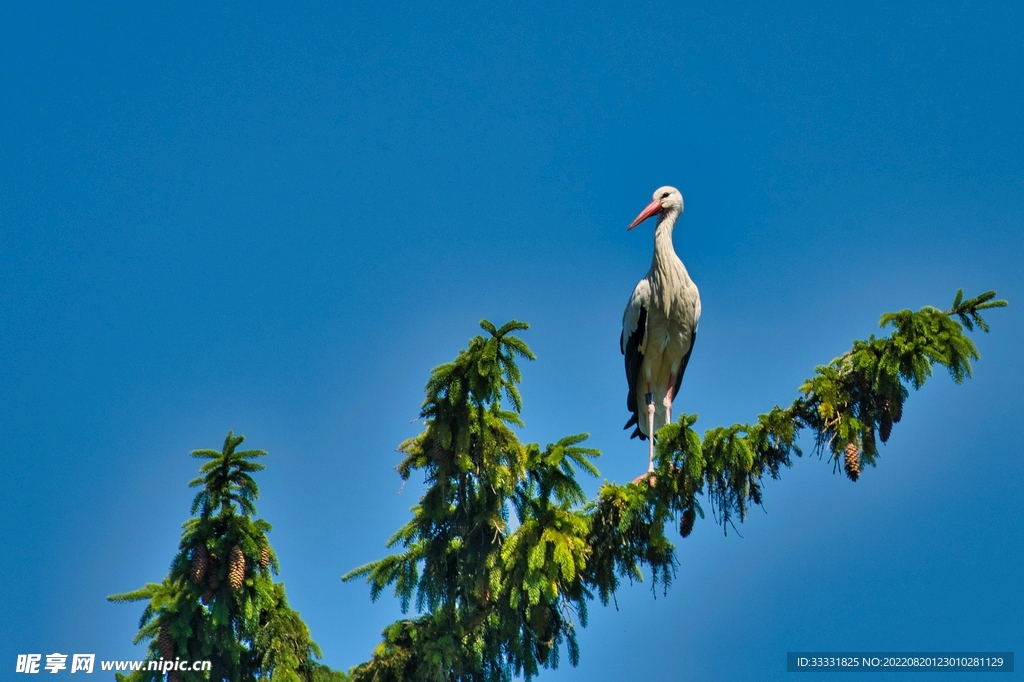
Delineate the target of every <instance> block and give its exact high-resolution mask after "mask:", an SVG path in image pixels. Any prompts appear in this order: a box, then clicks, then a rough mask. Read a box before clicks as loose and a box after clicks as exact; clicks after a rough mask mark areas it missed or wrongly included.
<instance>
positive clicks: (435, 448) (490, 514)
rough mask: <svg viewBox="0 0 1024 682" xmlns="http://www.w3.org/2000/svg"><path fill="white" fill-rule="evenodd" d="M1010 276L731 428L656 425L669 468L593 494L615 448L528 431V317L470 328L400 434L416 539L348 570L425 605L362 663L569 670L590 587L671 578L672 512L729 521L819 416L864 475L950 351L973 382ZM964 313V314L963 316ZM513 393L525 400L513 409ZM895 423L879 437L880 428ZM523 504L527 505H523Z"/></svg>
mask: <svg viewBox="0 0 1024 682" xmlns="http://www.w3.org/2000/svg"><path fill="white" fill-rule="evenodd" d="M994 297H995V292H986V293H984V294H982V295H980V296H976V297H974V298H971V299H967V300H965V299H964V298H963V293H962V291H961V292H958V293H957V295H956V298H955V299H954V303H953V307H952V308H951V309H950V310H948V311H946V312H945V313H943V312H940V311H939V310H938V309H936V308H931V307H926V308H922V309H921V310H919V311H917V312H911V311H909V310H903V311H900V312H898V313H890V314H886V315H883V316H882V318H881V322H880V326H882V327H891V328H892V331H891V333H890V334H889V335H888V336H886V337H882V338H876V337H874V336H871V337H869V338H868V339H867V340H866V341H855V342H854V345H853V348H852V349H851V350H850V351H848V352H847V353H845V354H843V355H841V356H840V357H838V358H836V359H835V360H833V361H832V362H830V363H829V364H828V365H822V366H819V367H817V368H815V373H814V375H813V376H812V377H811V378H809V379H808V380H807V381H805V382H804V383H803V384H802V385H801V386H800V388H799V392H800V395H799V396H798V397H797V398H796V399H795V400H794V401H793V402H792V403H791V404H790V405H789V406H788V407H785V408H783V407H779V406H775V407H774V408H772V409H771V410H770V411H768V412H767V413H765V414H762V415H759V416H758V418H757V420H756V421H755V422H754V423H752V424H734V425H732V426H728V427H715V428H712V429H708V430H707V431H705V432H704V435H703V437H702V436H700V435H699V434H698V433H697V432H696V431H695V429H694V428H693V427H694V425H695V424H696V421H697V416H696V415H686V414H683V415H680V416H679V418H678V420H677V421H676V422H674V423H671V424H666V425H665V426H664V427H662V428H661V429H660V430H659V431H658V433H657V434H656V443H655V461H656V469H655V473H654V475H653V476H651V477H650V478H649V479H647V480H645V481H643V482H641V483H632V484H627V485H617V484H614V483H608V482H606V483H604V484H603V485H602V486H601V487H600V489H599V491H598V495H597V498H596V499H595V500H593V501H590V502H586V501H585V499H584V495H583V492H582V488H581V487H580V485H579V482H578V481H577V471H578V470H579V469H582V470H583V471H586V472H587V473H588V474H591V475H594V476H596V475H598V471H597V468H596V467H595V466H594V464H593V461H592V460H593V459H594V458H596V457H597V456H598V455H599V454H600V453H599V452H598V451H597V450H594V449H592V448H586V447H582V446H580V445H579V444H580V443H582V442H583V441H584V440H585V439H586V435H585V434H579V435H576V436H568V437H566V438H563V439H561V440H559V441H558V442H557V443H554V444H549V445H547V446H546V447H545V448H541V447H540V446H539V445H538V444H536V443H531V444H526V445H524V444H522V443H520V442H519V440H518V439H517V438H516V436H515V434H514V433H513V432H512V431H511V429H510V428H509V427H510V425H516V426H519V425H521V422H520V421H519V417H518V413H519V412H520V411H521V409H522V400H521V397H520V395H519V391H518V389H517V388H516V385H517V384H518V383H519V382H520V380H521V374H520V372H519V368H518V366H517V365H516V363H515V360H516V359H517V358H527V359H530V360H532V359H534V355H533V353H532V352H531V351H530V350H529V348H528V347H527V346H526V344H525V343H524V342H523V341H522V340H521V339H519V338H518V337H516V336H513V335H512V333H513V332H515V331H520V330H524V329H526V328H527V325H526V324H525V323H521V322H517V321H512V322H509V323H507V324H505V325H503V326H502V327H501V328H497V327H496V326H495V325H493V324H492V323H490V322H488V321H486V320H484V321H482V322H481V323H480V326H481V328H482V329H483V330H484V331H485V332H487V333H488V334H489V335H490V338H484V337H481V336H477V337H475V338H473V339H471V340H470V341H469V345H468V347H467V348H466V349H465V350H463V351H461V352H460V353H459V355H458V356H457V357H456V359H455V361H454V362H451V363H448V364H445V365H440V366H439V367H436V368H435V369H434V370H433V372H431V376H430V380H429V381H428V382H427V386H426V398H425V400H424V402H423V407H422V410H421V416H422V417H424V419H425V421H426V428H425V430H424V431H423V433H422V434H420V435H419V436H417V437H415V438H411V439H409V440H407V441H405V442H404V443H402V444H401V446H400V447H399V451H400V452H402V453H403V455H404V458H403V460H402V461H401V463H400V464H399V465H398V471H399V474H400V475H401V476H402V478H403V479H408V478H409V477H410V476H411V475H412V474H413V472H414V471H421V472H422V473H423V475H424V477H425V480H426V482H427V490H426V492H425V493H424V495H423V497H422V498H421V499H420V503H419V504H418V505H417V506H416V507H414V508H413V510H412V511H413V518H412V519H411V520H410V521H409V522H408V523H407V524H406V525H405V526H403V527H402V528H401V529H399V531H398V532H397V533H396V534H395V535H394V536H393V537H392V539H391V541H390V542H389V543H388V545H389V546H393V547H396V548H399V550H400V551H399V552H398V553H396V554H392V555H390V556H387V557H384V558H383V559H380V560H377V561H374V562H371V563H368V564H365V565H364V566H361V567H359V568H357V569H355V570H353V571H350V572H349V573H347V574H346V575H345V576H344V577H343V580H353V579H356V578H363V579H365V580H367V582H368V583H369V585H370V593H371V598H373V599H376V598H377V597H378V596H379V595H380V594H382V593H383V591H384V590H386V589H388V588H389V587H390V588H391V589H393V590H394V592H395V594H396V596H397V597H398V598H399V600H400V603H401V605H402V609H403V610H408V609H409V608H411V607H412V606H413V605H415V608H416V610H417V611H418V612H419V613H420V615H419V616H418V617H416V618H414V619H403V620H400V621H398V622H396V623H394V624H393V625H391V626H389V627H388V628H386V629H385V630H384V632H383V633H382V634H383V641H382V643H381V645H380V646H378V647H377V649H376V651H375V652H374V654H373V658H372V659H371V660H370V661H368V662H366V663H364V664H362V665H360V666H357V667H355V668H353V669H352V671H351V673H352V679H353V680H355V681H356V682H364V681H366V682H369V681H374V682H381V681H384V680H387V681H394V682H399V681H405V680H409V681H412V680H427V679H437V680H452V681H459V682H462V681H466V682H469V681H470V680H472V681H473V682H510V680H512V679H513V678H514V677H516V676H522V677H525V678H526V679H530V678H532V677H533V676H535V675H537V674H538V672H539V671H540V669H541V668H554V667H556V666H557V664H558V662H559V656H560V653H559V652H560V651H561V649H562V648H563V647H564V649H565V651H566V653H568V655H569V660H570V662H571V663H572V664H573V665H575V664H576V662H577V661H578V660H579V646H578V643H577V641H576V629H575V628H576V625H575V624H576V621H577V620H578V621H579V623H580V625H581V626H585V625H586V621H587V617H586V616H587V603H588V602H589V600H590V599H592V598H593V597H594V596H597V597H598V598H599V599H600V600H601V602H602V603H603V604H607V603H608V602H609V601H610V600H612V599H614V596H615V592H616V590H617V589H618V587H619V586H620V584H621V581H622V580H623V579H626V580H630V581H632V580H642V579H643V568H644V567H647V569H648V570H650V572H651V576H652V589H654V588H656V587H658V586H661V587H662V589H664V590H667V589H668V587H669V586H670V585H671V582H672V578H673V577H674V575H675V569H676V566H677V563H676V558H675V548H674V546H673V545H672V543H671V542H670V541H669V540H668V538H667V536H666V531H665V528H666V526H667V525H668V524H669V523H670V522H672V523H677V524H678V529H679V533H680V535H681V536H682V537H684V538H685V537H687V536H688V535H689V534H690V533H691V532H692V530H693V527H694V523H695V521H696V518H697V517H698V516H700V517H702V518H703V517H704V516H705V512H704V509H703V507H702V504H701V502H702V501H703V503H704V504H706V505H708V506H709V507H710V510H711V512H712V515H713V516H714V517H715V518H716V519H717V521H718V522H719V523H721V524H722V526H723V529H725V530H727V529H728V528H729V526H732V527H733V528H735V521H736V519H737V518H738V519H739V521H740V522H742V521H743V520H744V519H745V518H746V515H747V513H748V511H749V509H750V506H751V505H761V504H762V490H763V483H764V480H765V478H766V477H770V478H779V476H780V474H781V471H782V469H783V468H784V467H788V466H791V464H792V458H793V456H797V457H799V456H801V455H802V452H801V449H800V447H799V445H798V440H799V436H800V434H801V432H802V431H803V430H804V429H809V430H810V431H811V432H812V433H813V434H814V448H815V451H816V452H817V453H818V454H819V455H824V454H825V453H826V452H827V453H828V454H829V457H830V458H831V459H833V460H834V462H835V465H836V467H837V468H838V467H839V466H840V462H842V467H843V469H844V470H845V472H846V473H847V475H848V476H849V477H850V478H851V479H852V480H856V479H857V478H858V477H859V476H860V475H861V474H862V465H863V464H870V465H871V466H874V465H875V463H876V460H877V458H878V456H879V452H878V443H877V441H878V440H881V441H882V442H883V443H884V442H885V441H887V440H888V438H889V436H890V433H891V430H892V428H893V424H896V423H898V422H899V421H900V419H901V417H902V414H903V405H904V402H905V401H906V398H907V397H908V395H909V388H910V387H912V388H914V389H918V388H920V387H921V386H922V385H923V384H924V383H925V382H926V380H927V379H928V377H930V376H931V374H932V368H933V367H934V366H935V365H941V366H943V367H945V368H946V369H947V371H949V373H950V376H951V377H952V378H953V380H954V381H956V382H957V383H960V382H961V381H963V380H964V379H965V378H967V377H970V376H971V361H972V360H977V359H978V358H979V357H980V356H979V354H978V351H977V348H976V347H975V345H974V343H973V342H972V341H971V340H970V339H968V338H967V337H966V336H965V335H964V334H963V328H964V327H966V328H967V329H968V330H973V328H974V326H975V325H976V326H978V327H980V328H981V329H982V330H984V331H988V326H987V325H986V324H985V322H984V320H983V319H982V318H981V316H980V314H979V311H981V310H985V309H988V308H995V307H1002V306H1005V305H1006V302H1005V301H1002V300H993V299H994ZM954 317H955V318H957V319H958V320H959V321H957V319H953V318H954ZM502 398H504V399H506V400H508V402H509V403H510V404H511V406H512V411H506V410H503V409H502V408H501V400H502ZM876 435H877V437H876ZM513 515H514V519H513V518H512V517H513Z"/></svg>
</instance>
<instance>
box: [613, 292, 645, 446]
mask: <svg viewBox="0 0 1024 682" xmlns="http://www.w3.org/2000/svg"><path fill="white" fill-rule="evenodd" d="M650 292H651V289H650V284H649V283H648V282H647V280H646V279H642V280H640V283H639V284H637V285H636V289H634V290H633V295H632V296H631V297H630V299H629V304H628V305H627V306H626V312H625V313H624V314H623V316H622V336H620V337H619V350H620V351H622V354H623V355H624V356H625V361H626V382H627V384H628V385H629V393H628V395H627V396H626V407H627V408H628V409H629V411H630V413H631V416H630V418H629V421H627V422H626V425H625V426H623V427H622V428H624V429H628V428H629V427H630V426H632V427H634V428H633V433H631V434H630V436H629V437H630V438H640V440H647V436H645V435H644V434H643V433H642V432H641V431H640V426H639V419H640V410H641V408H643V407H644V406H641V405H637V404H636V382H637V380H638V378H639V375H640V365H641V364H642V363H643V361H644V356H643V353H642V352H641V350H640V349H641V348H642V347H643V343H644V338H645V337H646V336H647V306H648V305H649V302H650Z"/></svg>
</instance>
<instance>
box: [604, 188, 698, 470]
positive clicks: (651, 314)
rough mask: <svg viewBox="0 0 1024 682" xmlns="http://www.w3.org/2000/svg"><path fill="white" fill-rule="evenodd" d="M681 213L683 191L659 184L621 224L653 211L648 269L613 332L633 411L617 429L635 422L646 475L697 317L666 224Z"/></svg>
mask: <svg viewBox="0 0 1024 682" xmlns="http://www.w3.org/2000/svg"><path fill="white" fill-rule="evenodd" d="M682 212H683V195H682V194H680V193H679V190H677V189H676V188H675V187H661V188H659V189H658V190H657V191H656V192H655V193H654V200H653V201H652V202H651V203H650V204H648V206H647V208H645V209H644V210H643V211H641V212H640V215H638V216H637V217H636V219H635V220H634V221H633V222H632V223H630V225H629V227H628V228H626V229H627V231H628V230H632V229H633V228H634V227H636V226H637V225H639V224H640V223H642V222H643V221H645V220H647V219H648V218H650V217H652V216H655V215H656V216H658V226H657V228H655V230H654V258H653V260H652V261H651V269H650V270H648V271H647V276H646V277H644V278H643V279H642V280H640V283H639V284H637V285H636V288H635V289H633V295H632V296H630V298H629V303H627V304H626V311H625V313H623V315H622V336H621V337H619V349H620V350H621V351H622V354H623V355H624V356H625V358H626V381H628V382H629V395H628V396H627V407H628V408H629V411H630V412H632V413H633V414H632V416H631V417H630V418H629V421H628V422H626V426H625V427H623V428H626V429H628V428H629V427H630V426H635V427H636V428H635V429H634V430H633V433H632V434H631V436H630V437H631V438H636V437H638V436H639V438H640V440H645V439H646V440H649V441H650V460H649V463H648V467H647V471H648V475H650V473H651V472H653V471H654V434H655V432H657V430H658V429H659V428H661V427H662V426H664V425H665V424H667V423H669V422H671V421H672V400H673V399H674V398H675V397H676V394H677V393H678V392H679V386H680V384H681V383H682V381H683V374H684V373H685V372H686V365H687V364H688V363H689V362H690V354H691V353H692V352H693V342H694V341H695V340H696V338H697V323H698V322H699V321H700V294H699V293H698V292H697V285H695V284H694V283H693V280H691V279H690V275H689V273H687V272H686V267H685V266H683V262H682V261H681V260H679V256H677V255H676V252H675V249H674V248H672V229H673V228H674V227H675V224H676V220H677V219H678V218H679V215H680V214H681V213H682ZM641 414H644V417H645V418H641V416H640V415H641ZM641 478H642V477H641ZM638 480H639V479H638Z"/></svg>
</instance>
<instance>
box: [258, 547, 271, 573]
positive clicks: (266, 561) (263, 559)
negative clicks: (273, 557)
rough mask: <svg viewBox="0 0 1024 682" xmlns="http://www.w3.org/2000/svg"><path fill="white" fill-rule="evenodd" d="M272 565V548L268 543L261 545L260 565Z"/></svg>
mask: <svg viewBox="0 0 1024 682" xmlns="http://www.w3.org/2000/svg"><path fill="white" fill-rule="evenodd" d="M269 565H270V548H269V547H267V546H266V545H263V546H262V547H260V566H261V567H262V568H266V567H267V566H269Z"/></svg>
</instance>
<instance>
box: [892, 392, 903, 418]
mask: <svg viewBox="0 0 1024 682" xmlns="http://www.w3.org/2000/svg"><path fill="white" fill-rule="evenodd" d="M889 412H891V413H892V423H893V424H899V423H900V419H903V398H897V399H896V400H894V401H893V402H892V406H891V407H890V408H889Z"/></svg>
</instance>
